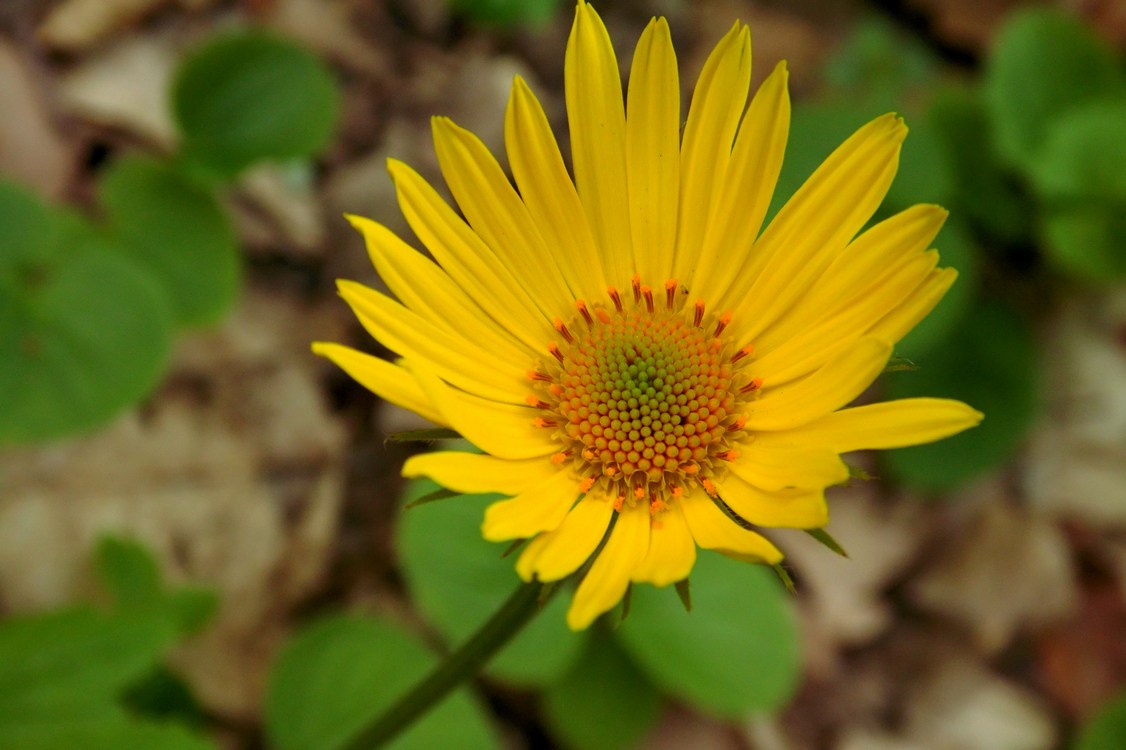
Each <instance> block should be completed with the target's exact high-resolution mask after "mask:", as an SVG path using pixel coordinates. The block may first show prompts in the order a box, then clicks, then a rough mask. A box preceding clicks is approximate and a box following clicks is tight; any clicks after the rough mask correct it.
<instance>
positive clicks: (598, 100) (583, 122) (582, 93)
mask: <svg viewBox="0 0 1126 750" xmlns="http://www.w3.org/2000/svg"><path fill="white" fill-rule="evenodd" d="M564 79H565V88H566V95H567V119H568V121H569V122H570V125H571V159H572V162H573V163H574V167H575V183H576V185H577V186H578V189H579V197H580V198H581V199H582V202H583V210H584V211H585V212H586V215H587V220H588V221H589V222H590V227H591V229H592V230H593V231H594V237H595V239H596V240H597V241H598V245H599V248H600V250H601V255H602V258H603V268H604V269H605V275H606V278H607V280H608V281H609V282H610V283H611V284H614V285H616V286H618V287H621V286H623V285H625V284H627V283H628V280H629V279H630V277H632V275H633V272H634V269H633V264H632V258H631V256H632V252H631V247H632V246H631V239H630V223H629V217H630V205H629V186H628V181H627V177H626V136H625V133H626V115H625V106H624V103H623V101H622V80H621V75H620V73H619V71H618V62H617V58H616V57H615V56H614V48H613V46H612V45H611V44H610V35H609V34H607V33H606V27H605V26H604V25H603V24H602V19H601V18H599V17H598V14H597V13H595V12H594V8H592V7H590V6H589V5H587V4H586V3H585V2H581V0H580V2H579V4H578V5H577V6H576V7H575V23H574V25H573V26H572V27H571V36H570V39H569V40H568V41H567V55H566V59H565V62H564Z"/></svg>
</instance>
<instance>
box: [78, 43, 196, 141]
mask: <svg viewBox="0 0 1126 750" xmlns="http://www.w3.org/2000/svg"><path fill="white" fill-rule="evenodd" d="M179 56H180V55H179V47H178V44H177V42H176V41H175V40H174V38H173V37H172V36H170V35H167V34H146V35H136V36H131V37H128V38H127V39H122V40H121V41H120V42H118V43H117V44H114V45H113V46H111V47H109V48H108V49H106V50H105V51H104V52H101V53H100V54H97V55H95V56H93V57H91V58H90V59H88V60H86V61H84V62H83V63H82V64H81V65H79V66H78V67H76V68H74V69H73V70H71V71H69V72H67V73H65V74H64V75H63V76H62V77H61V79H60V81H59V89H58V93H59V103H60V105H61V106H62V108H63V109H64V110H66V111H68V112H69V113H71V114H73V115H74V116H76V117H79V118H82V119H85V120H88V121H90V122H95V123H98V124H99V125H105V126H109V127H114V128H120V129H122V130H125V131H127V132H129V133H133V134H135V135H137V136H139V137H141V138H143V139H145V140H147V141H149V142H151V143H153V144H154V145H157V146H159V147H161V148H163V149H167V150H170V149H171V148H172V147H173V146H174V145H175V143H176V138H177V132H176V127H175V125H174V124H173V122H172V116H171V113H170V110H169V106H168V88H169V85H170V82H171V80H172V70H173V68H174V67H175V65H176V63H177V61H178V60H179Z"/></svg>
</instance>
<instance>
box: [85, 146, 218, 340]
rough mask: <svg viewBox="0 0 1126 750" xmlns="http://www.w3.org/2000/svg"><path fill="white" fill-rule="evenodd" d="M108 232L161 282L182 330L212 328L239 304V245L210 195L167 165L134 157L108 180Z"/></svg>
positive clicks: (102, 194)
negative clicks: (202, 325)
mask: <svg viewBox="0 0 1126 750" xmlns="http://www.w3.org/2000/svg"><path fill="white" fill-rule="evenodd" d="M98 198H99V200H100V202H101V204H102V206H103V208H104V209H105V212H106V219H107V223H108V230H109V232H110V234H111V236H113V238H114V239H115V240H117V242H118V243H119V244H120V246H121V248H122V249H123V250H125V251H126V253H127V254H128V255H129V257H130V258H132V259H133V260H135V261H136V263H137V264H138V265H140V266H143V267H144V268H145V269H147V270H148V271H149V272H150V273H151V274H152V276H153V278H156V279H158V280H159V281H160V283H161V284H162V286H163V287H164V291H165V293H166V294H167V296H168V298H169V299H170V300H171V301H172V309H173V312H174V314H175V316H176V320H177V322H178V323H180V324H181V325H184V324H200V323H213V322H215V321H217V320H218V319H219V318H220V317H221V316H222V315H223V314H224V313H225V312H226V311H227V309H228V308H229V307H230V305H231V303H232V302H233V301H234V297H235V293H236V291H237V289H238V280H239V256H238V242H237V239H236V237H235V232H234V229H233V228H232V226H231V222H230V220H229V219H228V218H227V215H226V213H224V211H223V209H222V207H221V206H220V205H219V202H218V201H217V200H216V199H215V196H214V195H213V194H212V192H211V191H210V190H208V189H206V188H203V187H200V186H198V185H196V184H194V183H193V182H191V181H190V180H189V179H188V178H187V177H185V176H184V175H183V174H182V173H181V172H178V171H177V170H175V169H173V168H172V167H171V166H170V165H168V164H163V163H161V162H159V161H156V160H155V159H150V158H146V157H129V158H125V159H122V160H120V161H118V162H117V163H115V164H114V165H113V166H112V167H110V168H109V170H108V171H107V172H106V173H105V174H103V175H102V178H101V181H100V182H99V184H98Z"/></svg>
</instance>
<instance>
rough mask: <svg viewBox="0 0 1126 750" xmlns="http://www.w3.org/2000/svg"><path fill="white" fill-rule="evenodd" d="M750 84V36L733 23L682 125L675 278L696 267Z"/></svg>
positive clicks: (709, 62)
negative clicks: (685, 121) (676, 274)
mask: <svg viewBox="0 0 1126 750" xmlns="http://www.w3.org/2000/svg"><path fill="white" fill-rule="evenodd" d="M750 84H751V34H750V31H748V29H747V27H746V26H744V25H743V24H741V23H739V22H736V23H735V24H734V25H733V26H732V27H731V30H730V31H728V32H727V34H726V35H725V36H724V37H723V39H721V40H720V41H719V43H718V44H717V45H716V47H715V49H714V50H712V53H711V55H709V56H708V59H707V61H706V62H705V63H704V68H703V70H702V71H701V72H700V79H699V81H698V82H697V83H696V90H695V91H694V92H693V94H692V105H691V107H690V108H689V110H688V122H687V123H686V124H685V126H684V146H683V151H682V154H681V172H680V179H681V183H680V222H679V224H678V226H677V232H676V265H677V273H678V276H679V275H683V274H685V273H687V272H688V269H691V268H692V267H694V266H695V265H696V262H697V258H698V257H699V254H700V246H701V245H702V244H703V240H704V235H705V234H706V232H707V231H708V225H709V223H710V221H711V217H712V215H713V212H714V211H715V209H716V207H717V206H718V204H719V196H720V195H721V193H720V191H721V190H723V188H724V187H725V184H724V179H725V177H726V175H727V163H728V161H730V159H731V144H732V142H733V141H734V140H735V130H736V128H737V127H738V126H739V118H740V117H742V115H743V110H744V108H745V107H746V105H747V89H748V87H749V86H750ZM631 197H632V196H631ZM740 209H741V211H742V210H743V206H740Z"/></svg>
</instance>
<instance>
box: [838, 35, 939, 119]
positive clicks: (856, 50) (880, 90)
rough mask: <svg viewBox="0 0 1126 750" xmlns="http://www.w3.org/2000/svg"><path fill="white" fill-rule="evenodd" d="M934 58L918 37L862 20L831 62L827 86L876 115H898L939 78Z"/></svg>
mask: <svg viewBox="0 0 1126 750" xmlns="http://www.w3.org/2000/svg"><path fill="white" fill-rule="evenodd" d="M935 69H936V64H935V60H934V57H933V55H932V54H931V53H930V51H929V50H928V49H927V48H926V47H925V46H924V45H922V44H921V43H920V42H919V41H918V38H917V37H916V36H914V35H908V34H905V33H903V32H902V31H900V30H899V29H897V28H896V27H895V26H894V25H893V24H892V23H891V22H890V21H888V20H886V19H884V18H882V17H878V16H872V17H868V18H865V19H863V20H862V21H860V22H859V23H858V24H857V25H856V26H855V28H853V30H852V32H851V33H850V34H849V36H848V38H847V40H846V41H845V43H844V44H843V45H841V46H840V47H839V48H838V49H837V50H836V51H835V52H834V53H833V55H832V57H830V58H829V60H828V61H827V62H826V63H825V68H824V76H825V82H826V83H827V84H828V85H829V86H830V87H832V88H833V89H835V92H834V93H841V92H844V91H847V92H848V95H849V97H850V99H852V100H853V101H855V102H857V103H858V104H860V105H861V106H863V107H865V108H867V109H870V110H872V111H873V114H878V113H880V112H886V111H889V110H894V109H897V108H899V107H901V106H902V105H903V101H904V99H905V98H906V97H907V96H909V95H910V94H911V93H913V92H915V91H918V90H919V89H920V88H922V87H925V86H926V85H927V84H929V83H930V82H931V81H932V80H933V79H934V77H935Z"/></svg>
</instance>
